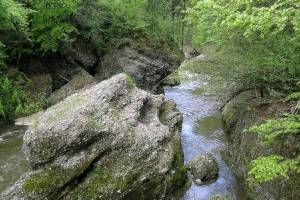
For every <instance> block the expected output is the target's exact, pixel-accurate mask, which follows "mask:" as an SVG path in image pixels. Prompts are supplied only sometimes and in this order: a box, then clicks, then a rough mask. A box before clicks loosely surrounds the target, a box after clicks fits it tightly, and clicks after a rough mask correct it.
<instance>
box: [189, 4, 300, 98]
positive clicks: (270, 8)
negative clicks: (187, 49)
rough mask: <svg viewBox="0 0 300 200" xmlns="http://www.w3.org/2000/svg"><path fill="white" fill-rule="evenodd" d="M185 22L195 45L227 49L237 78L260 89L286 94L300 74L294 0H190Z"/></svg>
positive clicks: (299, 12)
mask: <svg viewBox="0 0 300 200" xmlns="http://www.w3.org/2000/svg"><path fill="white" fill-rule="evenodd" d="M188 21H189V22H190V23H191V24H192V25H193V26H195V35H194V38H193V41H194V43H195V44H196V45H198V46H203V45H216V46H218V47H219V48H220V51H228V52H230V53H228V54H227V57H221V58H220V59H227V60H231V61H232V65H235V66H236V67H240V68H243V69H244V70H243V76H241V80H242V82H243V83H244V84H247V85H251V86H254V87H257V88H260V89H261V90H263V91H264V92H265V91H267V92H268V91H270V90H277V91H280V92H283V93H288V92H290V91H293V90H294V89H295V84H296V83H297V81H299V79H300V57H299V54H300V23H299V21H300V7H299V1H298V0H279V1H272V0H259V1H258V0H254V1H250V0H241V1H233V0H229V1H224V0H202V1H193V3H192V6H191V8H190V9H189V10H188Z"/></svg>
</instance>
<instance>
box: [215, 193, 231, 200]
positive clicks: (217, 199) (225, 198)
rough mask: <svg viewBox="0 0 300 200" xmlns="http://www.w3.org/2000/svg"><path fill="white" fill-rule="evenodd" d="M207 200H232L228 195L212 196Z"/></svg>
mask: <svg viewBox="0 0 300 200" xmlns="http://www.w3.org/2000/svg"><path fill="white" fill-rule="evenodd" d="M209 200H232V198H231V197H230V196H229V195H219V194H218V195H212V196H211V197H210V198H209Z"/></svg>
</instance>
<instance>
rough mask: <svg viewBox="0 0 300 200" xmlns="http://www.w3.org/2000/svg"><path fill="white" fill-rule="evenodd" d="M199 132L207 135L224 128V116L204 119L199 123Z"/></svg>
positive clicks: (218, 115) (217, 115)
mask: <svg viewBox="0 0 300 200" xmlns="http://www.w3.org/2000/svg"><path fill="white" fill-rule="evenodd" d="M197 125H198V130H199V131H200V132H201V133H204V134H206V135H209V134H212V133H213V132H214V131H216V130H219V129H222V128H223V121H222V116H221V115H220V114H216V115H212V116H208V117H204V118H202V119H199V120H198V122H197Z"/></svg>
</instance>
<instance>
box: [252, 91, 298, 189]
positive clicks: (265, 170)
mask: <svg viewBox="0 0 300 200" xmlns="http://www.w3.org/2000/svg"><path fill="white" fill-rule="evenodd" d="M297 94H298V92H297V93H293V94H291V95H290V96H288V97H287V98H286V101H294V102H293V104H294V105H295V107H294V109H292V110H293V113H289V114H285V115H284V116H283V117H280V118H275V119H271V120H268V121H267V122H266V123H263V124H261V125H258V126H253V127H250V129H249V131H250V132H254V133H257V134H258V136H259V137H261V138H262V139H263V141H265V142H266V144H269V145H272V144H274V143H275V142H284V141H287V138H288V137H294V138H298V137H299V134H300V114H299V100H300V98H299V97H298V95H297ZM293 157H294V159H291V158H285V157H284V156H280V155H270V156H266V157H259V158H257V159H256V160H254V161H252V162H251V165H250V171H249V173H248V174H249V178H248V181H249V184H250V186H253V185H254V184H255V183H262V182H267V181H272V180H274V179H275V178H276V177H279V176H281V177H285V178H289V172H290V171H291V170H293V171H296V172H298V173H300V155H299V153H296V154H295V155H293Z"/></svg>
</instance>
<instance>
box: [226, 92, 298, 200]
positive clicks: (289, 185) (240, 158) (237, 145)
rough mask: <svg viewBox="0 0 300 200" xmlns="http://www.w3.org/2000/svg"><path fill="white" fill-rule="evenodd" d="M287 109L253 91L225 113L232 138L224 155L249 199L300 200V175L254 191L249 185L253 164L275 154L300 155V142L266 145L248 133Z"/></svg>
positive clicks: (243, 94) (258, 185) (244, 94)
mask: <svg viewBox="0 0 300 200" xmlns="http://www.w3.org/2000/svg"><path fill="white" fill-rule="evenodd" d="M284 107H285V105H284V104H282V103H280V102H278V103H268V102H267V103H266V102H260V101H259V99H258V98H257V94H256V93H255V91H253V90H250V91H246V92H242V93H240V94H239V95H237V96H236V97H234V98H233V99H232V100H231V101H230V102H228V103H227V104H226V106H225V107H224V109H223V119H224V122H225V126H226V128H227V130H228V133H229V137H230V140H229V141H230V144H229V145H228V152H227V153H225V154H224V158H225V160H226V161H227V162H228V163H229V164H230V166H232V169H233V171H234V172H235V174H236V175H237V176H238V177H239V178H240V180H245V181H244V187H245V188H247V194H248V197H247V198H249V199H256V200H265V199H268V200H289V199H300V192H299V191H300V175H299V174H296V173H293V172H291V175H290V178H289V179H286V178H284V177H278V178H276V179H275V180H273V181H270V182H266V183H261V184H258V183H257V184H255V186H254V187H249V186H248V184H247V183H246V179H247V177H248V171H249V167H250V166H249V165H250V162H251V161H252V160H254V159H256V158H258V157H260V156H269V155H272V154H278V155H283V156H284V157H287V158H289V157H293V156H294V155H297V152H299V150H300V149H299V138H298V139H296V138H293V137H290V138H289V139H287V140H286V141H285V142H275V143H274V144H273V145H266V144H265V143H263V141H262V139H261V138H259V137H258V136H257V134H255V133H250V132H245V131H244V130H246V129H248V128H249V127H251V126H253V125H256V124H260V123H262V122H263V121H264V120H266V119H269V118H273V117H275V115H276V114H278V113H280V112H281V110H282V109H283V110H284ZM297 143H298V144H297Z"/></svg>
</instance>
